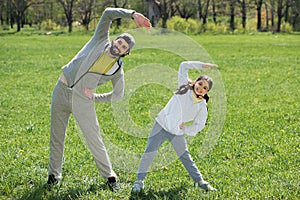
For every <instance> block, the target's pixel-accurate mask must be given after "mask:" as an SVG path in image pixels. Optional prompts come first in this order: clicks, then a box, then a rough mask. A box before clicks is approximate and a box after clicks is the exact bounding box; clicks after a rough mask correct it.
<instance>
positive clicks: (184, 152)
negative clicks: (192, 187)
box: [171, 135, 203, 182]
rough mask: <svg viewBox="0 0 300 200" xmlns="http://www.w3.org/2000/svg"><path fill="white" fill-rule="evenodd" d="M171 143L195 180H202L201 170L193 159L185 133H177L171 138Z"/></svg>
mask: <svg viewBox="0 0 300 200" xmlns="http://www.w3.org/2000/svg"><path fill="white" fill-rule="evenodd" d="M171 143H172V145H173V147H174V149H175V151H176V153H177V156H178V157H179V158H180V160H181V162H182V164H183V165H184V167H185V168H186V170H187V171H188V172H189V174H190V176H191V177H192V179H193V180H194V181H195V182H199V181H202V180H203V178H202V175H201V173H200V172H199V170H198V168H197V166H196V164H195V162H194V161H193V159H192V157H191V155H190V153H189V151H188V148H187V144H186V140H185V138H184V136H183V135H176V136H174V137H173V138H172V139H171Z"/></svg>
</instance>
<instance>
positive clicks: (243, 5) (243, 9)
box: [241, 0, 247, 29]
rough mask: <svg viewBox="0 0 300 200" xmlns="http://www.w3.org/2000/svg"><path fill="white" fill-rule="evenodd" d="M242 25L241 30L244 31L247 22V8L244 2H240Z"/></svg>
mask: <svg viewBox="0 0 300 200" xmlns="http://www.w3.org/2000/svg"><path fill="white" fill-rule="evenodd" d="M241 3H242V25H243V29H246V21H247V10H246V9H247V8H246V1H245V0H242V2H241Z"/></svg>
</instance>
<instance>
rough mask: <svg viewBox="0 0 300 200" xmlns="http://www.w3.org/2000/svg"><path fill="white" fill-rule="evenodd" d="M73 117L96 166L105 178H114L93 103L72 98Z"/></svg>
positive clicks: (114, 174)
mask: <svg viewBox="0 0 300 200" xmlns="http://www.w3.org/2000/svg"><path fill="white" fill-rule="evenodd" d="M73 115H74V116H75V118H76V121H77V122H78V124H79V126H80V128H81V130H82V132H83V134H84V137H85V139H86V142H87V144H88V147H89V149H90V151H91V153H92V154H93V158H94V160H95V162H96V166H97V168H98V170H99V172H100V174H101V175H102V176H104V177H105V178H109V177H116V173H115V172H114V171H113V169H112V165H111V162H110V159H109V156H108V154H107V150H106V148H105V146H104V143H103V141H102V138H101V136H100V127H99V123H98V120H97V115H96V112H95V108H94V103H93V102H92V101H91V100H88V99H82V98H80V97H77V99H76V97H73Z"/></svg>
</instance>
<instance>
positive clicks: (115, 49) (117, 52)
mask: <svg viewBox="0 0 300 200" xmlns="http://www.w3.org/2000/svg"><path fill="white" fill-rule="evenodd" d="M108 48H109V49H108V50H109V53H110V54H111V55H112V56H114V57H119V56H120V50H119V49H118V47H116V46H114V42H113V41H112V42H111V45H110V46H109V47H108Z"/></svg>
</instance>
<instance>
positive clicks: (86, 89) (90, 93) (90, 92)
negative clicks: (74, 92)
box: [84, 88, 93, 100]
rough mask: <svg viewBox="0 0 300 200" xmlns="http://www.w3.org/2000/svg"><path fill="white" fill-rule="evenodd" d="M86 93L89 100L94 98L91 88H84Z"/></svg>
mask: <svg viewBox="0 0 300 200" xmlns="http://www.w3.org/2000/svg"><path fill="white" fill-rule="evenodd" d="M84 95H85V96H86V97H88V98H89V100H92V99H93V91H92V90H91V89H90V88H84Z"/></svg>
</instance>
